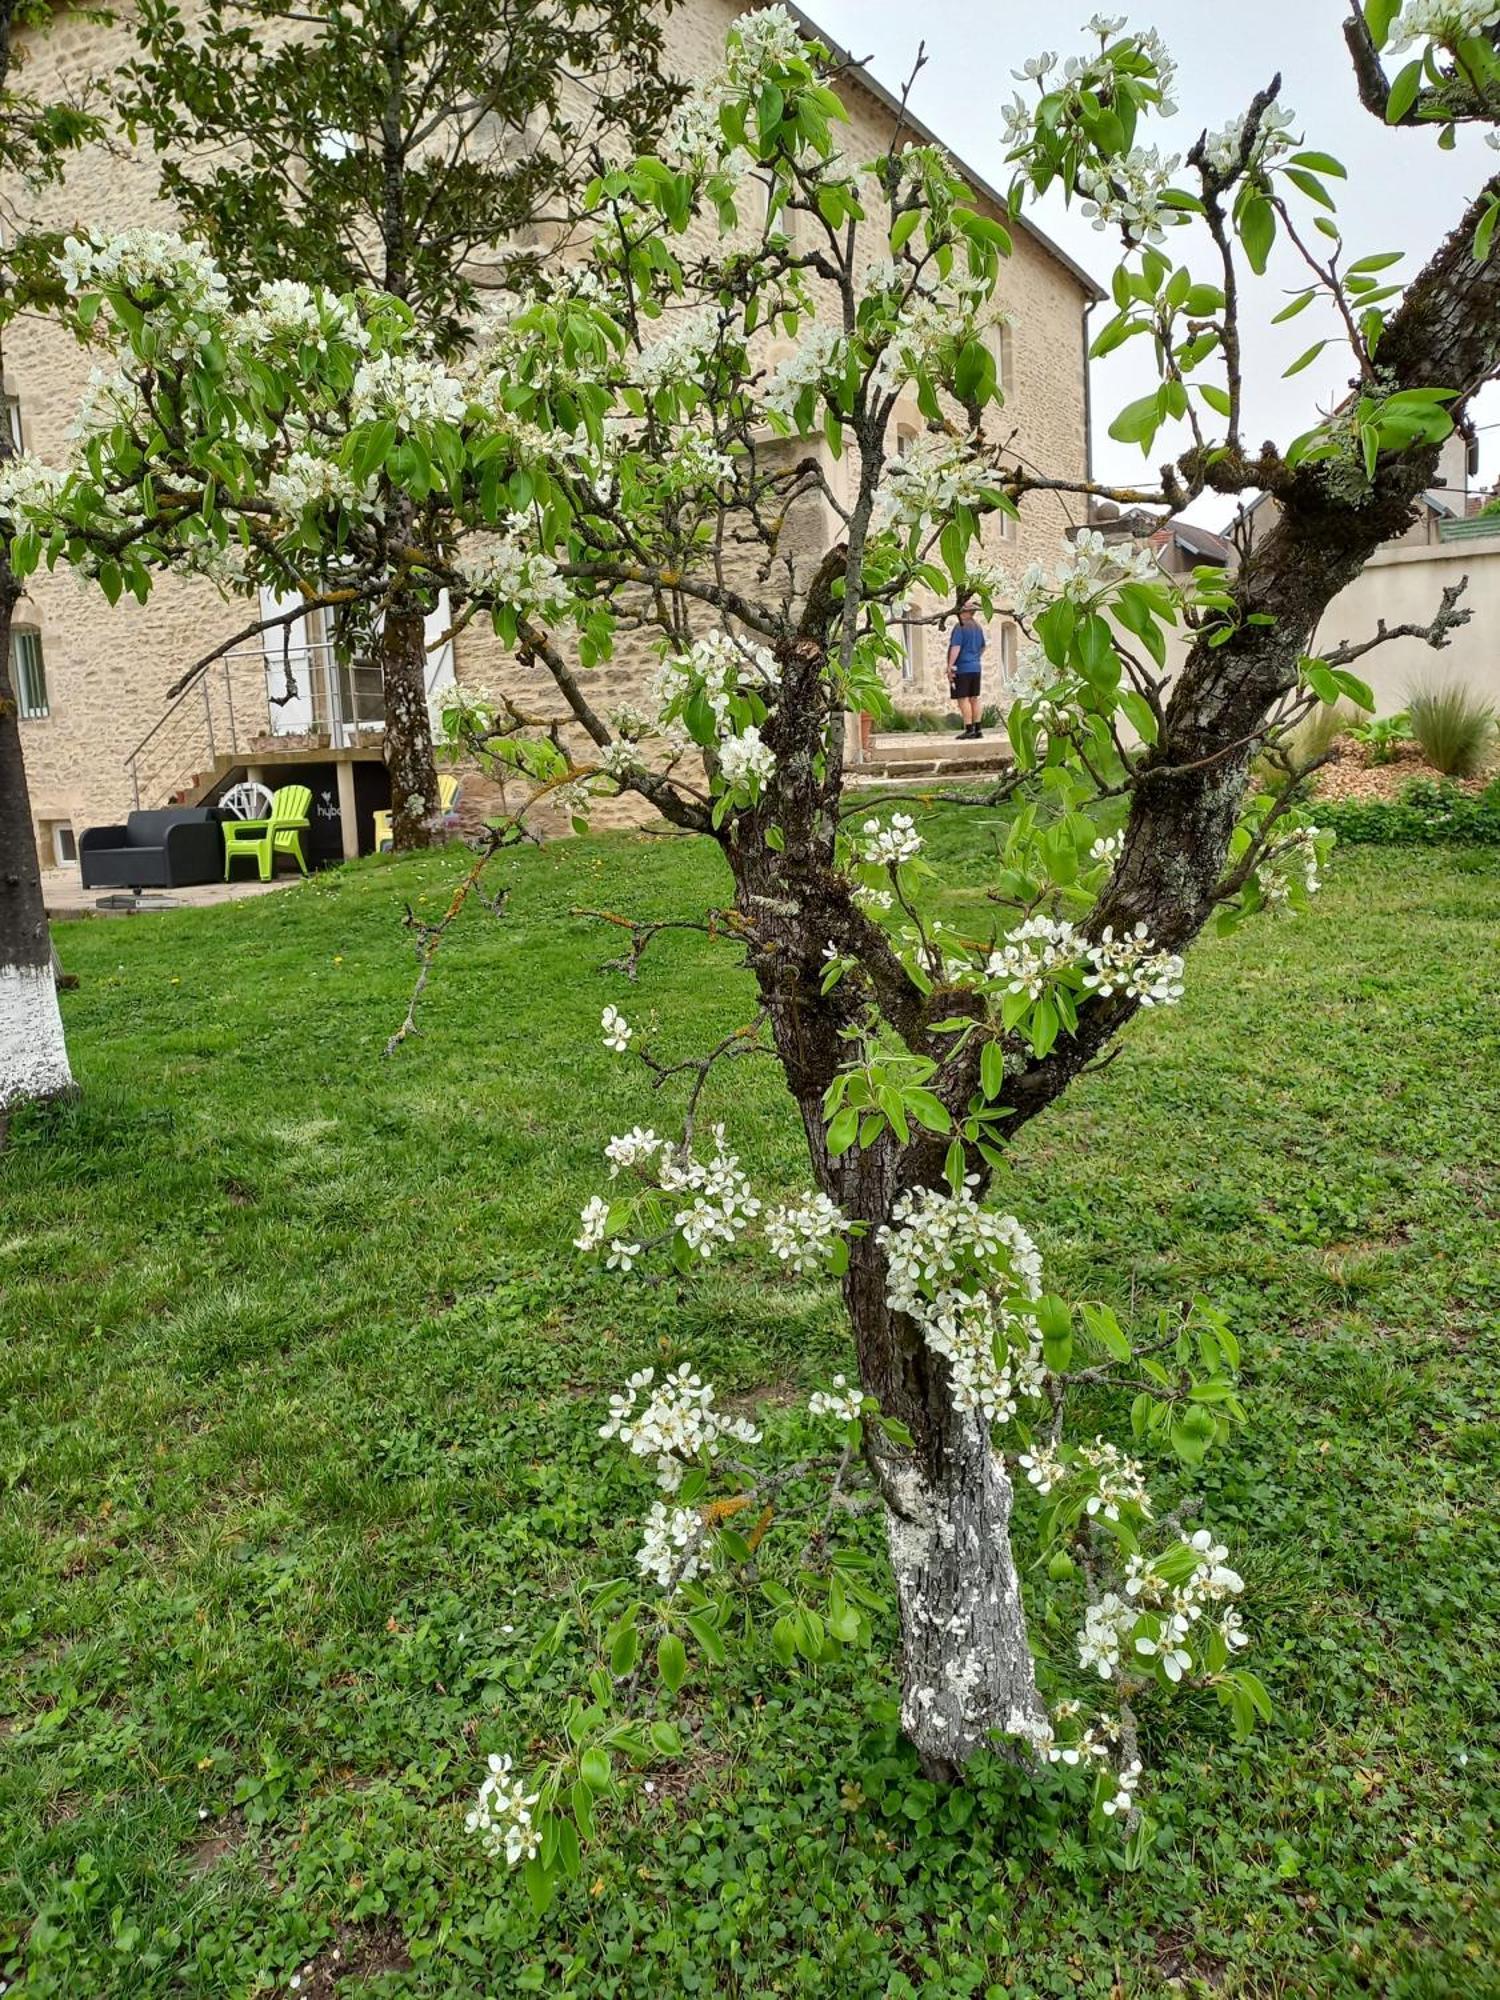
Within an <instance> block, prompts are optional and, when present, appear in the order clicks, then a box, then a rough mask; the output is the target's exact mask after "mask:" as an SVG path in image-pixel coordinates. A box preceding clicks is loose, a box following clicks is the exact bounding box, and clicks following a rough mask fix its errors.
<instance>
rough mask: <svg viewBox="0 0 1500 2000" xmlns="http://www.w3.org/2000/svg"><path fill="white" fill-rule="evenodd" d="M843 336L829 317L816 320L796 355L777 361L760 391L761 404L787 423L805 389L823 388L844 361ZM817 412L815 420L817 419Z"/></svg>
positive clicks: (789, 355) (809, 328)
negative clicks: (830, 321)
mask: <svg viewBox="0 0 1500 2000" xmlns="http://www.w3.org/2000/svg"><path fill="white" fill-rule="evenodd" d="M843 355H844V336H843V334H842V333H841V332H840V331H839V329H838V327H836V326H833V325H831V324H829V322H828V321H826V320H814V321H813V322H812V324H811V325H810V326H809V327H808V329H807V331H806V333H805V335H804V336H803V339H802V344H801V346H800V347H798V348H797V350H796V352H795V353H793V354H788V355H786V356H785V357H784V358H783V359H782V360H780V361H778V362H777V364H776V366H775V367H774V368H773V369H772V370H771V373H770V375H769V376H768V377H767V380H766V384H765V387H764V388H763V389H762V390H761V392H760V400H761V404H762V406H763V407H764V408H765V409H766V410H768V411H770V413H771V414H772V415H773V416H777V417H782V418H784V419H785V420H786V421H787V422H788V423H790V422H791V420H792V413H793V411H794V410H795V409H796V407H797V404H798V402H799V400H800V399H801V397H802V395H803V393H804V391H805V390H808V389H821V388H822V386H823V384H824V382H825V381H826V380H827V379H828V377H829V375H830V374H831V373H832V372H834V370H835V367H836V366H838V365H841V364H842V361H843ZM816 421H817V419H816V415H815V416H814V422H816Z"/></svg>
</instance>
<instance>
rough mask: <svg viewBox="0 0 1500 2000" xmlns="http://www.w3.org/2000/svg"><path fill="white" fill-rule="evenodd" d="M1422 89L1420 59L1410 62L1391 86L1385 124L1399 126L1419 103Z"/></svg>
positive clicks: (1386, 102) (1386, 103)
mask: <svg viewBox="0 0 1500 2000" xmlns="http://www.w3.org/2000/svg"><path fill="white" fill-rule="evenodd" d="M1421 88H1422V63H1421V59H1420V58H1418V60H1417V61H1415V62H1409V63H1408V64H1407V65H1406V67H1405V69H1403V70H1402V71H1401V72H1400V73H1399V74H1398V76H1397V78H1396V81H1395V82H1394V83H1393V84H1392V85H1391V94H1390V96H1389V97H1388V98H1387V99H1386V101H1385V122H1386V124H1387V125H1399V124H1400V123H1401V120H1402V119H1403V118H1404V117H1405V116H1406V114H1407V112H1408V111H1410V110H1411V108H1412V106H1413V105H1414V104H1415V103H1416V101H1417V92H1418V91H1419V90H1420V89H1421Z"/></svg>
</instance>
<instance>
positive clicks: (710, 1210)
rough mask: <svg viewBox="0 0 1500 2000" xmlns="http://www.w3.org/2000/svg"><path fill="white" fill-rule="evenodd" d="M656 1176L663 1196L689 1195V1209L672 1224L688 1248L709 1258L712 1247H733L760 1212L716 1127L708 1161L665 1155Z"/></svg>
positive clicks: (736, 1160)
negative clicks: (658, 1175) (666, 1194)
mask: <svg viewBox="0 0 1500 2000" xmlns="http://www.w3.org/2000/svg"><path fill="white" fill-rule="evenodd" d="M660 1177H661V1185H662V1187H663V1189H664V1190H665V1191H666V1192H667V1193H669V1194H679V1193H685V1194H691V1195H692V1197H693V1200H692V1203H691V1205H690V1206H689V1207H687V1208H680V1209H679V1210H678V1211H677V1213H676V1215H675V1216H674V1217H673V1218H672V1220H673V1222H674V1223H675V1224H676V1226H677V1228H678V1229H680V1230H681V1231H682V1235H683V1240H684V1242H685V1243H686V1244H687V1246H688V1248H689V1249H690V1250H696V1251H697V1252H698V1254H699V1255H700V1256H702V1257H711V1256H712V1255H713V1251H714V1245H715V1244H716V1243H726V1244H728V1243H733V1242H734V1241H735V1240H736V1238H737V1237H738V1236H739V1235H740V1233H741V1232H742V1230H743V1229H744V1228H745V1226H746V1224H747V1223H749V1222H751V1221H753V1220H754V1218H755V1217H756V1216H757V1215H758V1214H759V1213H760V1198H759V1196H757V1195H754V1194H752V1193H751V1192H750V1181H749V1177H748V1176H747V1175H746V1174H745V1173H744V1172H743V1170H742V1169H741V1167H740V1162H739V1156H738V1155H737V1154H735V1153H731V1152H730V1151H729V1150H728V1149H727V1147H726V1146H725V1143H724V1127H723V1126H722V1125H716V1126H715V1127H714V1154H713V1158H712V1159H710V1160H706V1161H705V1160H695V1159H693V1158H692V1157H691V1155H688V1156H686V1157H684V1156H683V1155H682V1154H681V1153H673V1152H666V1153H664V1154H663V1158H662V1164H661V1170H660Z"/></svg>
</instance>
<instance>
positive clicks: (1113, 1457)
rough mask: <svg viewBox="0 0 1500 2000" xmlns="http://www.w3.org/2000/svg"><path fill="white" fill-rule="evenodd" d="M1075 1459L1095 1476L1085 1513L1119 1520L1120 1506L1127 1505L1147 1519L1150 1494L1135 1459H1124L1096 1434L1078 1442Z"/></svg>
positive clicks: (1117, 1447)
mask: <svg viewBox="0 0 1500 2000" xmlns="http://www.w3.org/2000/svg"><path fill="white" fill-rule="evenodd" d="M1078 1459H1079V1462H1080V1464H1082V1465H1086V1466H1087V1467H1088V1468H1089V1469H1090V1471H1091V1472H1092V1473H1093V1475H1094V1481H1093V1484H1094V1491H1093V1492H1092V1493H1091V1494H1090V1495H1089V1497H1088V1499H1087V1501H1086V1502H1085V1503H1084V1504H1085V1511H1086V1512H1087V1513H1089V1514H1098V1515H1100V1516H1102V1518H1103V1519H1104V1520H1106V1521H1118V1520H1119V1518H1120V1510H1121V1508H1122V1507H1129V1508H1133V1509H1135V1511H1136V1512H1137V1513H1139V1514H1141V1515H1143V1516H1144V1517H1145V1519H1147V1520H1148V1521H1149V1520H1150V1518H1151V1495H1150V1492H1149V1491H1148V1489H1147V1486H1146V1475H1145V1470H1144V1468H1143V1467H1142V1466H1141V1464H1140V1463H1139V1461H1138V1460H1136V1459H1133V1458H1127V1457H1126V1456H1125V1454H1124V1452H1122V1451H1121V1450H1120V1448H1119V1446H1118V1445H1114V1444H1110V1443H1108V1442H1107V1441H1106V1440H1105V1439H1104V1438H1102V1437H1096V1438H1095V1439H1094V1442H1093V1443H1092V1444H1085V1445H1080V1446H1079V1448H1078Z"/></svg>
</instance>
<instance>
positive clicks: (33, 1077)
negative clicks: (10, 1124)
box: [0, 553, 73, 1120]
mask: <svg viewBox="0 0 1500 2000" xmlns="http://www.w3.org/2000/svg"><path fill="white" fill-rule="evenodd" d="M17 594H18V593H17V590H16V586H15V580H14V578H13V577H12V575H11V570H10V564H9V563H8V562H7V561H6V560H5V557H4V555H3V553H0V1120H3V1119H4V1118H5V1116H6V1115H7V1114H8V1113H9V1112H11V1111H12V1110H14V1109H15V1107H16V1106H17V1105H20V1104H26V1103H30V1102H32V1101H34V1100H37V1099H42V1098H48V1097H58V1096H60V1095H61V1094H62V1093H63V1092H64V1091H66V1090H71V1089H72V1088H73V1073H72V1071H71V1070H70V1069H69V1067H68V1051H67V1045H66V1043H65V1042H64V1040H63V1026H62V1016H61V1015H60V1014H59V1013H58V1010H57V982H56V979H55V978H54V976H53V971H52V939H51V935H50V933H49V932H48V929H47V911H46V906H45V904H44V903H43V901H42V876H41V864H40V862H39V861H38V859H37V851H36V836H35V833H34V831H33V828H32V824H31V795H30V793H29V792H28V790H27V786H26V763H25V759H24V757H23V755H22V752H21V727H20V704H19V702H18V701H17V699H16V692H15V689H14V688H13V687H12V686H11V680H10V622H11V613H12V611H13V610H14V608H15V602H16V597H17Z"/></svg>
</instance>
